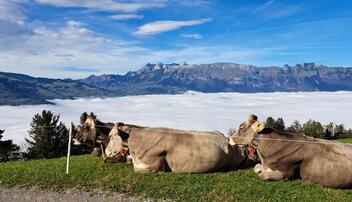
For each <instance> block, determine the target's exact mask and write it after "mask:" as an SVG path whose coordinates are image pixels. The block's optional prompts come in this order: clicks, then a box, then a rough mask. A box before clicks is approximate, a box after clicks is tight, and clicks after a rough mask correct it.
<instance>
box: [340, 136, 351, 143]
mask: <svg viewBox="0 0 352 202" xmlns="http://www.w3.org/2000/svg"><path fill="white" fill-rule="evenodd" d="M337 141H339V142H342V143H351V144H352V137H351V138H343V139H338V140H337Z"/></svg>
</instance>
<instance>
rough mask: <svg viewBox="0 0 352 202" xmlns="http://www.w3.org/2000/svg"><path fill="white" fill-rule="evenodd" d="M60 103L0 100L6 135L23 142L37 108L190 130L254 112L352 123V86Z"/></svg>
mask: <svg viewBox="0 0 352 202" xmlns="http://www.w3.org/2000/svg"><path fill="white" fill-rule="evenodd" d="M53 102H54V103H55V105H26V106H1V107H0V113H1V116H0V129H5V130H6V131H5V133H4V134H3V135H4V137H3V140H6V139H13V140H14V141H15V143H17V144H20V145H23V143H24V142H25V141H24V138H25V137H28V130H29V129H30V122H31V121H32V117H33V115H34V114H36V113H40V112H41V111H42V110H44V109H45V110H51V111H52V112H54V113H55V114H60V120H61V121H62V122H64V123H65V124H66V125H67V126H68V125H69V123H70V122H71V121H73V122H74V124H78V123H79V118H80V115H81V114H82V112H84V111H86V112H91V111H92V112H94V113H95V114H97V116H98V118H99V119H100V120H101V121H103V122H125V123H130V124H137V125H143V126H156V127H172V128H179V129H186V130H203V131H212V130H220V131H221V132H222V133H224V134H225V135H226V134H227V132H228V130H229V128H234V127H235V128H237V127H238V126H239V124H240V123H241V122H243V121H244V120H245V119H246V118H247V117H248V115H249V114H256V115H258V117H259V120H260V121H265V119H266V118H267V117H268V116H272V117H274V118H275V119H276V118H278V117H282V118H283V119H284V121H285V125H286V127H287V126H289V125H291V123H292V122H293V121H294V120H296V119H297V120H299V121H300V122H301V123H302V122H305V121H307V120H309V119H310V118H311V119H314V120H317V121H320V122H322V123H323V124H327V123H329V122H330V121H333V122H335V123H343V124H344V125H345V127H346V128H352V116H351V114H350V113H351V109H352V92H299V93H253V94H248V93H198V92H187V93H185V94H181V95H143V96H127V97H116V98H106V99H101V98H91V99H88V98H84V99H81V98H80V99H76V100H54V101H53Z"/></svg>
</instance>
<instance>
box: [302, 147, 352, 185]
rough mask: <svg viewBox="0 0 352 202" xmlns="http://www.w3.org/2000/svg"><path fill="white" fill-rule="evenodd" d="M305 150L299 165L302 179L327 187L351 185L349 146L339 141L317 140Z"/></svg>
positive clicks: (350, 153) (351, 167)
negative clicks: (316, 142)
mask: <svg viewBox="0 0 352 202" xmlns="http://www.w3.org/2000/svg"><path fill="white" fill-rule="evenodd" d="M323 142H324V143H323ZM321 143H323V144H321ZM307 147H308V146H307ZM306 151H307V154H306V157H305V160H304V161H303V163H302V165H301V177H302V179H304V180H307V181H311V182H315V183H319V184H322V185H324V186H329V187H347V186H349V187H351V186H352V149H351V148H349V147H346V146H344V145H343V144H339V143H334V142H331V143H326V142H325V141H319V143H318V144H314V145H310V147H309V148H307V149H306Z"/></svg>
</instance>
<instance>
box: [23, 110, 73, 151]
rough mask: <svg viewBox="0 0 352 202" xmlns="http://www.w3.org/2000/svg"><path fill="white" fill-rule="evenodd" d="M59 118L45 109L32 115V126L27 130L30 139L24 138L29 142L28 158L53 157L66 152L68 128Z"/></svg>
mask: <svg viewBox="0 0 352 202" xmlns="http://www.w3.org/2000/svg"><path fill="white" fill-rule="evenodd" d="M59 118H60V116H59V115H54V114H53V113H52V112H51V111H46V110H43V111H42V113H41V114H35V115H34V117H33V119H32V122H31V124H30V125H31V127H32V128H31V129H30V130H29V131H28V133H29V137H30V139H27V138H26V139H25V140H26V142H27V143H28V144H29V147H28V157H29V158H53V157H59V156H63V155H65V154H66V152H67V144H68V130H67V128H66V126H65V125H64V124H63V123H62V122H59Z"/></svg>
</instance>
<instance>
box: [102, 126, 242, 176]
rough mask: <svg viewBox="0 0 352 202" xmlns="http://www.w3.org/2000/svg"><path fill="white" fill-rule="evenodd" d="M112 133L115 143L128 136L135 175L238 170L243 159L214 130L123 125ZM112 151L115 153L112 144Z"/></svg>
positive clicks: (233, 147)
mask: <svg viewBox="0 0 352 202" xmlns="http://www.w3.org/2000/svg"><path fill="white" fill-rule="evenodd" d="M113 131H114V132H115V134H110V135H114V137H111V139H114V141H115V142H120V143H122V142H124V141H126V139H125V138H124V137H126V135H128V139H127V142H128V147H129V152H130V155H131V157H132V161H133V167H134V171H135V172H155V171H172V172H177V173H208V172H215V171H222V170H232V169H235V168H238V167H239V166H240V165H241V164H242V163H243V162H244V161H245V160H246V157H245V156H244V155H242V154H241V152H240V150H239V147H238V146H237V145H230V144H229V142H228V139H227V138H226V137H225V136H224V135H223V134H222V133H220V132H218V131H214V132H200V131H186V130H177V129H170V128H149V127H131V125H125V124H123V123H119V124H117V125H116V128H114V129H112V130H111V132H113ZM123 136H124V137H123ZM118 139H119V140H118ZM108 148H110V147H109V146H108ZM113 148H114V149H115V150H116V144H115V145H114V147H113ZM121 148H122V146H121V145H120V148H117V150H120V149H121Z"/></svg>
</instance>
